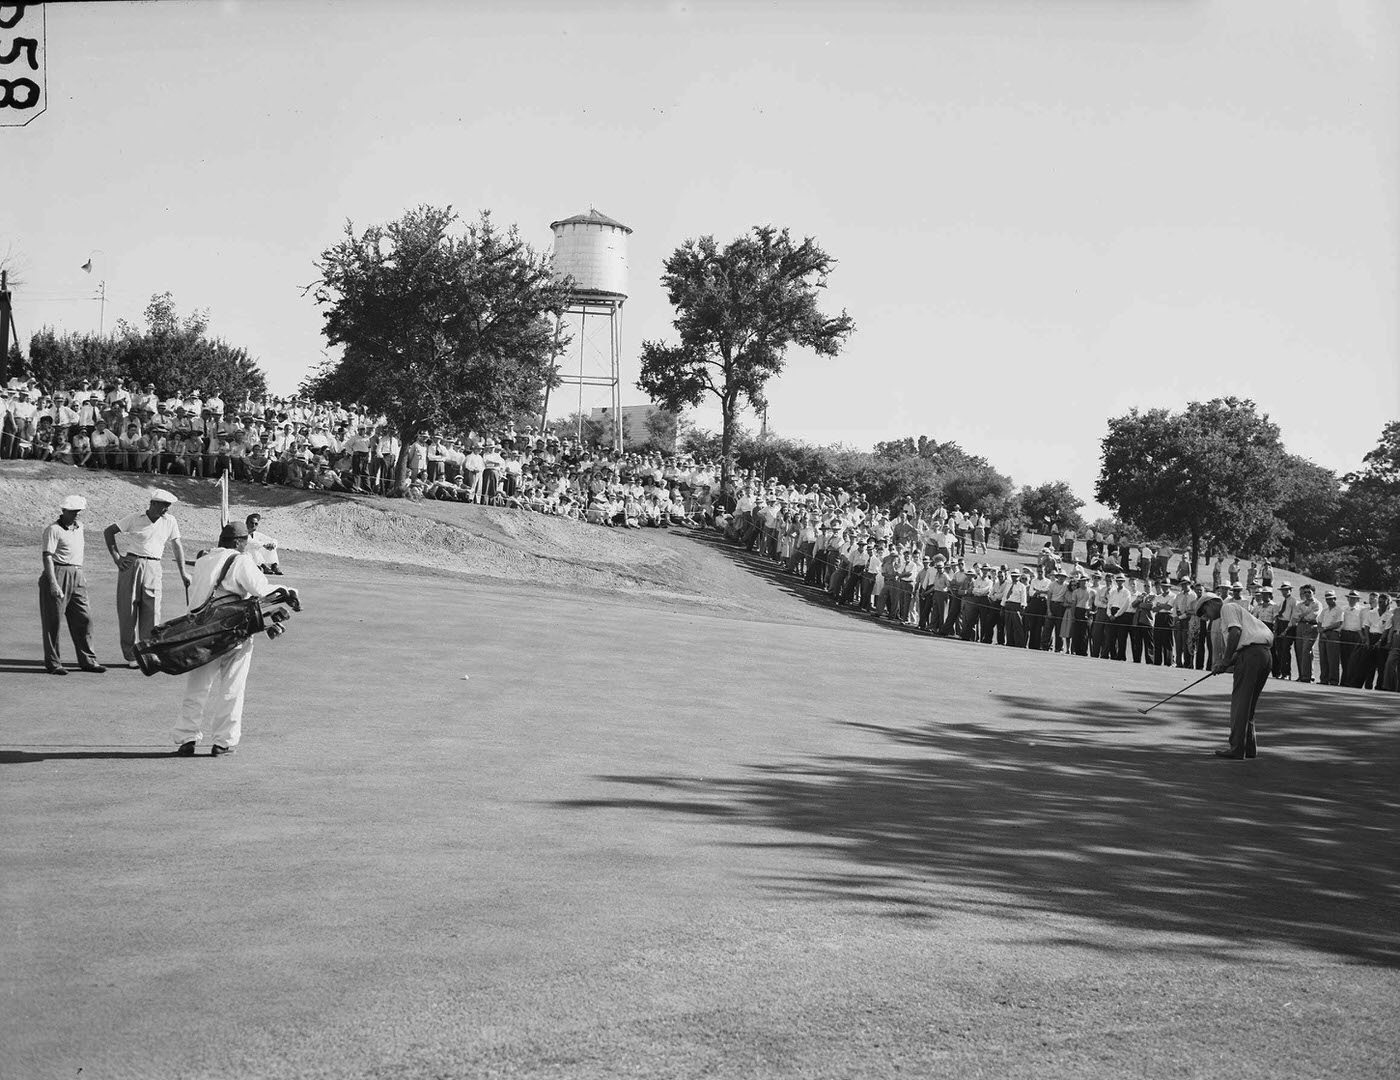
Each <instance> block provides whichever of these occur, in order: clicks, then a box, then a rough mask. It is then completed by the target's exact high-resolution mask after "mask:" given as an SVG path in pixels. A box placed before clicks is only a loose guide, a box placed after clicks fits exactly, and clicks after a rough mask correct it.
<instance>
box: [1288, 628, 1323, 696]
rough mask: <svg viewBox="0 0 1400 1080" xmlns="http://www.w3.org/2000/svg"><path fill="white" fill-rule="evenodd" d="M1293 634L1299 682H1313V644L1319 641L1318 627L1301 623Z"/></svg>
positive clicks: (1294, 656) (1294, 655)
mask: <svg viewBox="0 0 1400 1080" xmlns="http://www.w3.org/2000/svg"><path fill="white" fill-rule="evenodd" d="M1293 634H1294V636H1293V658H1294V659H1295V660H1297V661H1298V681H1299V682H1312V661H1313V644H1314V643H1315V642H1316V641H1317V625H1316V624H1315V623H1299V624H1298V625H1297V627H1296V628H1295V629H1294V631H1293Z"/></svg>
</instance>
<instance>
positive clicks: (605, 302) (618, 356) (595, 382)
mask: <svg viewBox="0 0 1400 1080" xmlns="http://www.w3.org/2000/svg"><path fill="white" fill-rule="evenodd" d="M564 315H565V316H566V317H567V316H570V315H576V316H578V374H577V375H572V374H570V375H565V374H564V373H563V371H562V370H561V371H560V373H559V384H560V385H561V386H577V387H578V418H579V420H578V437H579V439H580V440H582V439H583V388H584V387H585V386H606V387H608V388H609V394H608V408H609V410H610V412H611V416H612V420H613V425H612V426H613V431H612V444H613V449H614V450H618V451H620V450H621V449H622V301H621V300H613V299H611V298H609V299H595V300H577V301H575V302H574V303H573V304H571V305H569V306H568V307H566V308H565V309H564ZM589 316H593V317H595V318H596V317H598V316H606V317H607V320H608V374H606V375H590V374H589V373H588V319H589ZM561 367H562V365H561ZM595 370H596V368H595ZM548 410H549V397H548V395H546V396H545V411H546V414H547V413H548ZM546 420H547V417H545V418H542V419H541V421H540V428H541V430H543V428H544V425H545V422H546Z"/></svg>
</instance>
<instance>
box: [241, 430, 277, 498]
mask: <svg viewBox="0 0 1400 1080" xmlns="http://www.w3.org/2000/svg"><path fill="white" fill-rule="evenodd" d="M243 462H244V470H245V472H246V473H247V477H248V479H249V480H250V481H251V482H252V483H255V484H261V485H262V486H263V487H267V476H268V469H269V468H270V467H271V464H272V459H271V458H269V457H268V456H267V443H266V442H265V441H264V440H262V439H257V440H255V441H254V442H253V444H252V445H251V446H249V447H248V452H247V454H246V455H244V458H243Z"/></svg>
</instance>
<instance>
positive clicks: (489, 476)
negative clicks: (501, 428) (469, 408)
mask: <svg viewBox="0 0 1400 1080" xmlns="http://www.w3.org/2000/svg"><path fill="white" fill-rule="evenodd" d="M505 465H506V462H505V458H503V457H501V454H500V451H498V450H497V449H496V444H495V443H494V442H492V441H491V440H490V439H487V440H486V452H485V453H484V454H482V455H481V501H482V502H483V503H486V504H487V505H490V503H491V500H492V499H494V498H495V497H496V490H497V488H498V487H499V486H500V478H501V473H502V472H503V471H504V470H505ZM624 509H625V508H624Z"/></svg>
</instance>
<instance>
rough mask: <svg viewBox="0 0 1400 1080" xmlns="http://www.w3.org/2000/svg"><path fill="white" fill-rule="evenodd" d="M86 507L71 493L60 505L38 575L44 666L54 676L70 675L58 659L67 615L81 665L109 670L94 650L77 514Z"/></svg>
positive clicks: (46, 537)
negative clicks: (41, 572)
mask: <svg viewBox="0 0 1400 1080" xmlns="http://www.w3.org/2000/svg"><path fill="white" fill-rule="evenodd" d="M85 509H87V500H86V499H85V498H83V497H82V496H81V495H69V496H68V497H67V498H66V499H64V500H63V502H62V503H61V504H60V505H59V515H58V520H57V521H55V522H53V523H51V524H50V525H48V526H46V527H45V529H44V538H43V547H42V549H41V558H42V559H43V562H44V572H43V574H42V576H40V578H39V622H40V625H41V627H42V632H43V636H44V668H45V669H46V670H47V671H48V672H49V674H51V675H67V674H68V669H67V668H66V667H64V666H63V661H62V660H60V659H59V649H58V628H59V622H60V620H62V619H64V618H67V620H68V633H69V634H70V635H71V636H72V638H73V651H74V652H75V653H76V654H77V657H78V666H79V667H81V668H82V669H83V670H84V671H91V672H94V673H98V674H100V673H101V672H104V671H106V670H107V669H106V668H105V667H103V666H102V665H101V664H99V663H98V662H97V656H96V654H94V653H93V651H92V621H91V619H90V618H89V616H88V602H87V578H86V577H85V576H84V574H83V526H82V523H81V522H79V521H78V515H79V514H80V513H82V511H83V510H85Z"/></svg>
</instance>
